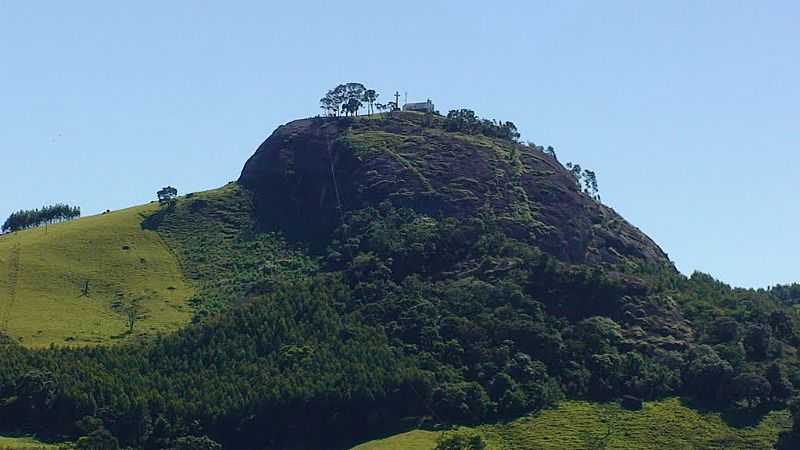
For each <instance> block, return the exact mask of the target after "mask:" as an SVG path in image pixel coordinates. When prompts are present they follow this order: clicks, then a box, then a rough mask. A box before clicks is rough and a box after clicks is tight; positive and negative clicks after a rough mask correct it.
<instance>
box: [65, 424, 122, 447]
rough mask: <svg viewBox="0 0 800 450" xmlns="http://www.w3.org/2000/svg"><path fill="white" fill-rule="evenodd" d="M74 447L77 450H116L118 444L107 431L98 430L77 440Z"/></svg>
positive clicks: (103, 429)
mask: <svg viewBox="0 0 800 450" xmlns="http://www.w3.org/2000/svg"><path fill="white" fill-rule="evenodd" d="M75 447H76V448H77V449H78V450H117V449H119V442H118V441H117V438H115V437H114V436H113V435H112V434H111V433H110V432H109V431H108V430H106V429H105V428H99V429H97V430H95V431H92V432H91V433H89V435H88V436H83V437H82V438H80V439H78V442H77V445H76V446H75Z"/></svg>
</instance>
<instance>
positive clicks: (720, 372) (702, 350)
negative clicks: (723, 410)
mask: <svg viewBox="0 0 800 450" xmlns="http://www.w3.org/2000/svg"><path fill="white" fill-rule="evenodd" d="M732 376H733V367H731V365H730V363H729V362H728V361H725V360H724V359H722V358H720V356H719V355H718V354H717V352H715V351H714V349H712V348H711V347H709V346H707V345H698V346H697V347H695V348H693V349H692V350H691V351H690V352H689V363H688V365H687V367H686V369H685V372H684V378H685V381H686V387H687V388H689V389H691V390H692V393H694V394H695V395H696V396H697V397H698V398H700V399H703V400H713V399H714V398H715V397H716V395H717V390H718V387H719V386H721V385H724V384H725V383H727V382H728V380H730V379H731V377H732Z"/></svg>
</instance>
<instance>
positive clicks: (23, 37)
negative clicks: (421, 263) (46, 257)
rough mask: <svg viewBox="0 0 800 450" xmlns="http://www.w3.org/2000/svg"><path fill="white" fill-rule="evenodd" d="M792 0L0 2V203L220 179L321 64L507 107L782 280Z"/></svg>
mask: <svg viewBox="0 0 800 450" xmlns="http://www.w3.org/2000/svg"><path fill="white" fill-rule="evenodd" d="M798 24H800V2H796V1H782V2H779V1H750V2H738V1H732V0H725V1H711V2H707V1H697V0H691V1H668V2H655V1H629V2H628V1H603V2H599V1H586V2H577V1H563V2H536V1H522V0H520V1H515V2H502V1H492V2H488V1H481V2H469V1H463V0H462V1H434V0H427V1H394V2H382V1H377V2H376V1H366V2H362V1H346V2H345V1H337V2H315V1H309V0H307V1H303V2H294V1H281V2H267V1H253V2H235V1H225V2H222V1H218V2H203V1H168V2H165V1H137V2H108V1H70V2H65V1H55V0H54V1H36V2H29V1H22V0H17V1H7V0H0V170H1V171H2V178H0V180H2V181H0V183H1V184H0V187H2V189H0V215H2V218H1V219H0V220H4V218H5V216H6V215H7V214H8V213H10V212H11V211H13V210H17V209H20V208H31V207H37V206H41V205H42V204H47V203H53V202H59V201H60V202H68V203H71V204H78V205H80V206H81V207H82V208H83V211H84V214H86V213H96V212H99V211H102V210H105V209H107V208H108V209H116V208H122V207H125V206H130V205H134V204H140V203H144V202H146V201H149V200H151V199H153V198H155V191H156V190H157V189H158V188H160V187H162V186H164V185H167V184H171V185H174V186H177V187H178V189H179V190H180V191H181V192H183V193H185V192H191V191H197V190H203V189H209V188H214V187H217V186H220V185H222V184H224V183H226V182H228V181H230V180H235V179H236V178H237V177H238V175H239V171H240V170H241V167H242V165H243V164H244V162H245V160H246V159H247V158H248V157H249V156H250V154H251V153H252V152H253V151H254V150H255V148H256V147H257V146H258V145H259V144H260V143H261V141H262V140H263V139H265V138H266V137H267V136H268V135H269V133H270V132H271V131H272V130H273V129H274V128H275V127H276V126H277V125H279V124H281V123H285V122H288V121H290V120H292V119H295V118H298V117H303V116H309V115H315V114H317V113H319V112H320V110H319V108H318V100H319V98H320V97H321V96H322V94H324V93H325V91H326V90H327V89H329V88H331V87H333V86H335V85H336V84H338V83H340V82H346V81H359V82H363V83H364V84H366V85H368V86H369V87H374V88H375V89H377V90H378V92H380V93H381V99H380V100H384V101H385V100H388V97H389V96H390V94H392V93H394V92H395V90H399V91H400V92H401V93H403V92H406V91H407V92H408V95H409V100H422V101H424V100H425V99H426V98H428V97H430V98H431V99H432V100H433V101H434V102H435V103H436V106H437V109H439V110H441V111H442V112H445V113H446V112H447V110H448V109H450V108H456V107H469V108H472V109H474V110H476V111H477V112H478V113H479V114H481V115H483V116H488V117H491V118H498V119H504V120H512V121H514V122H515V123H516V124H517V126H518V127H519V128H520V130H521V131H522V133H523V138H524V139H526V140H531V141H534V142H536V143H537V144H543V145H552V146H554V147H555V148H556V150H557V152H558V155H559V158H560V159H561V160H562V161H575V162H578V163H580V164H582V165H583V166H585V167H588V168H591V169H593V170H595V171H596V172H597V173H598V179H599V182H600V189H601V194H602V197H603V201H604V202H605V203H607V204H608V205H610V206H612V207H614V208H615V209H616V210H617V211H618V212H620V213H621V214H622V215H624V216H625V217H626V218H627V219H628V220H630V221H631V222H632V223H634V224H635V225H637V226H639V227H640V228H641V229H642V230H643V231H645V232H646V233H648V234H649V235H650V236H651V237H653V238H654V239H655V240H656V241H657V242H658V243H659V244H660V245H661V246H662V247H663V248H664V250H665V251H667V252H668V253H669V255H670V257H671V258H672V259H673V260H674V261H675V262H676V263H677V265H678V267H679V268H680V269H681V270H682V271H683V272H685V273H691V272H692V271H693V270H702V271H705V272H709V273H711V274H713V275H714V276H716V277H718V278H720V279H722V280H723V281H726V282H729V283H731V284H734V285H737V286H748V287H749V286H755V287H760V286H766V285H771V284H775V283H784V282H793V281H800V265H799V264H797V261H798V255H800V239H798V234H797V231H798V224H800V210H799V209H798V195H797V193H798V173H800V153H798V150H800V88H798V82H800V25H798Z"/></svg>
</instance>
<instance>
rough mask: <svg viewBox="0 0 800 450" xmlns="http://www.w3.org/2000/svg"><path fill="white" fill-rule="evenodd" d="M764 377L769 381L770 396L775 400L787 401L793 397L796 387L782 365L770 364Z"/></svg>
mask: <svg viewBox="0 0 800 450" xmlns="http://www.w3.org/2000/svg"><path fill="white" fill-rule="evenodd" d="M764 375H765V377H766V379H767V381H769V386H770V395H771V396H772V399H773V400H778V401H785V400H787V399H788V398H790V397H791V396H792V394H793V393H794V387H793V386H792V383H791V382H790V381H789V378H788V377H787V376H786V371H785V370H784V369H783V367H782V366H781V365H780V364H778V363H777V362H774V363H772V364H770V365H769V367H767V371H766V373H765V374H764Z"/></svg>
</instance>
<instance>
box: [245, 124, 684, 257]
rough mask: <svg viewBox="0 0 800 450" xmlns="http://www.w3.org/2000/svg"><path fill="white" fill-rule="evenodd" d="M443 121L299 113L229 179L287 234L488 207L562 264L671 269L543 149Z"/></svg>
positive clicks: (321, 234)
mask: <svg viewBox="0 0 800 450" xmlns="http://www.w3.org/2000/svg"><path fill="white" fill-rule="evenodd" d="M443 121H444V119H443V118H441V117H439V116H433V117H431V116H425V115H423V114H419V113H392V114H389V115H386V116H383V117H381V118H372V117H370V118H363V119H357V120H352V119H339V120H328V119H322V118H312V119H301V120H295V121H293V122H290V123H288V124H286V125H283V126H281V127H279V128H278V129H276V130H275V132H274V133H272V135H271V136H270V137H269V138H268V139H267V140H266V141H264V143H262V144H261V146H260V147H259V148H258V150H257V151H256V152H255V154H254V155H253V156H252V157H251V158H250V159H249V160H248V161H247V163H246V165H245V166H244V169H243V170H242V174H241V177H240V179H239V182H240V183H241V184H242V185H244V186H245V187H247V188H249V189H251V190H253V191H254V192H255V193H256V201H257V206H258V208H259V210H261V211H263V212H265V213H266V214H265V215H268V216H269V217H271V218H272V219H271V220H278V221H280V224H279V225H284V228H286V229H287V230H288V231H290V232H295V233H305V235H303V236H300V237H302V238H308V237H309V235H311V236H313V239H317V240H320V239H321V240H323V241H324V240H325V236H326V235H327V234H328V233H330V231H331V229H332V228H333V227H334V226H335V225H336V224H337V223H338V221H339V218H338V212H337V206H338V205H341V207H342V209H343V210H344V211H348V210H353V209H358V208H362V207H364V206H365V205H369V204H373V205H375V204H379V203H380V202H382V201H385V200H390V201H391V202H392V203H393V204H394V205H397V206H405V207H410V208H413V209H414V210H416V211H418V212H421V213H424V214H428V215H430V216H433V217H440V216H460V217H468V216H475V215H481V214H489V215H492V216H494V217H496V218H497V219H498V220H499V222H500V223H502V224H503V226H504V228H505V229H506V232H507V233H509V234H510V235H512V236H515V237H516V238H518V239H524V240H530V241H532V242H534V243H535V244H536V246H538V247H539V248H540V249H542V250H543V251H545V252H547V253H548V254H550V255H552V256H554V257H556V258H558V259H559V260H561V261H564V262H568V263H574V264H590V265H603V266H619V265H620V264H625V263H641V262H644V263H647V264H655V265H659V266H667V267H671V266H672V264H671V262H670V261H669V258H668V257H667V255H666V254H665V253H664V252H663V251H662V250H661V248H659V246H658V245H656V243H655V242H653V240H652V239H650V238H649V237H648V236H646V235H645V234H644V233H642V232H641V231H640V230H639V229H637V228H636V227H634V226H633V225H631V224H630V223H628V222H627V221H626V220H625V219H624V218H622V217H621V216H620V215H619V214H617V213H616V212H615V211H614V210H613V209H611V208H610V207H608V206H605V205H603V204H601V203H600V202H598V201H596V200H594V199H592V198H591V197H590V196H589V195H586V194H585V193H583V192H582V191H581V189H580V188H579V186H578V184H577V183H576V180H575V178H574V176H573V175H572V174H571V173H570V172H569V171H568V170H567V169H566V168H565V167H564V166H563V165H562V164H561V163H559V161H558V160H557V159H556V158H555V157H554V156H552V155H549V154H546V153H544V152H541V151H538V150H536V149H534V148H532V147H529V146H526V145H521V144H518V143H514V142H511V141H508V140H503V139H498V138H491V137H487V136H483V135H479V134H475V135H470V134H464V133H455V132H448V131H446V130H445V129H444V128H443V126H442V125H443V124H442V122H443Z"/></svg>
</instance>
